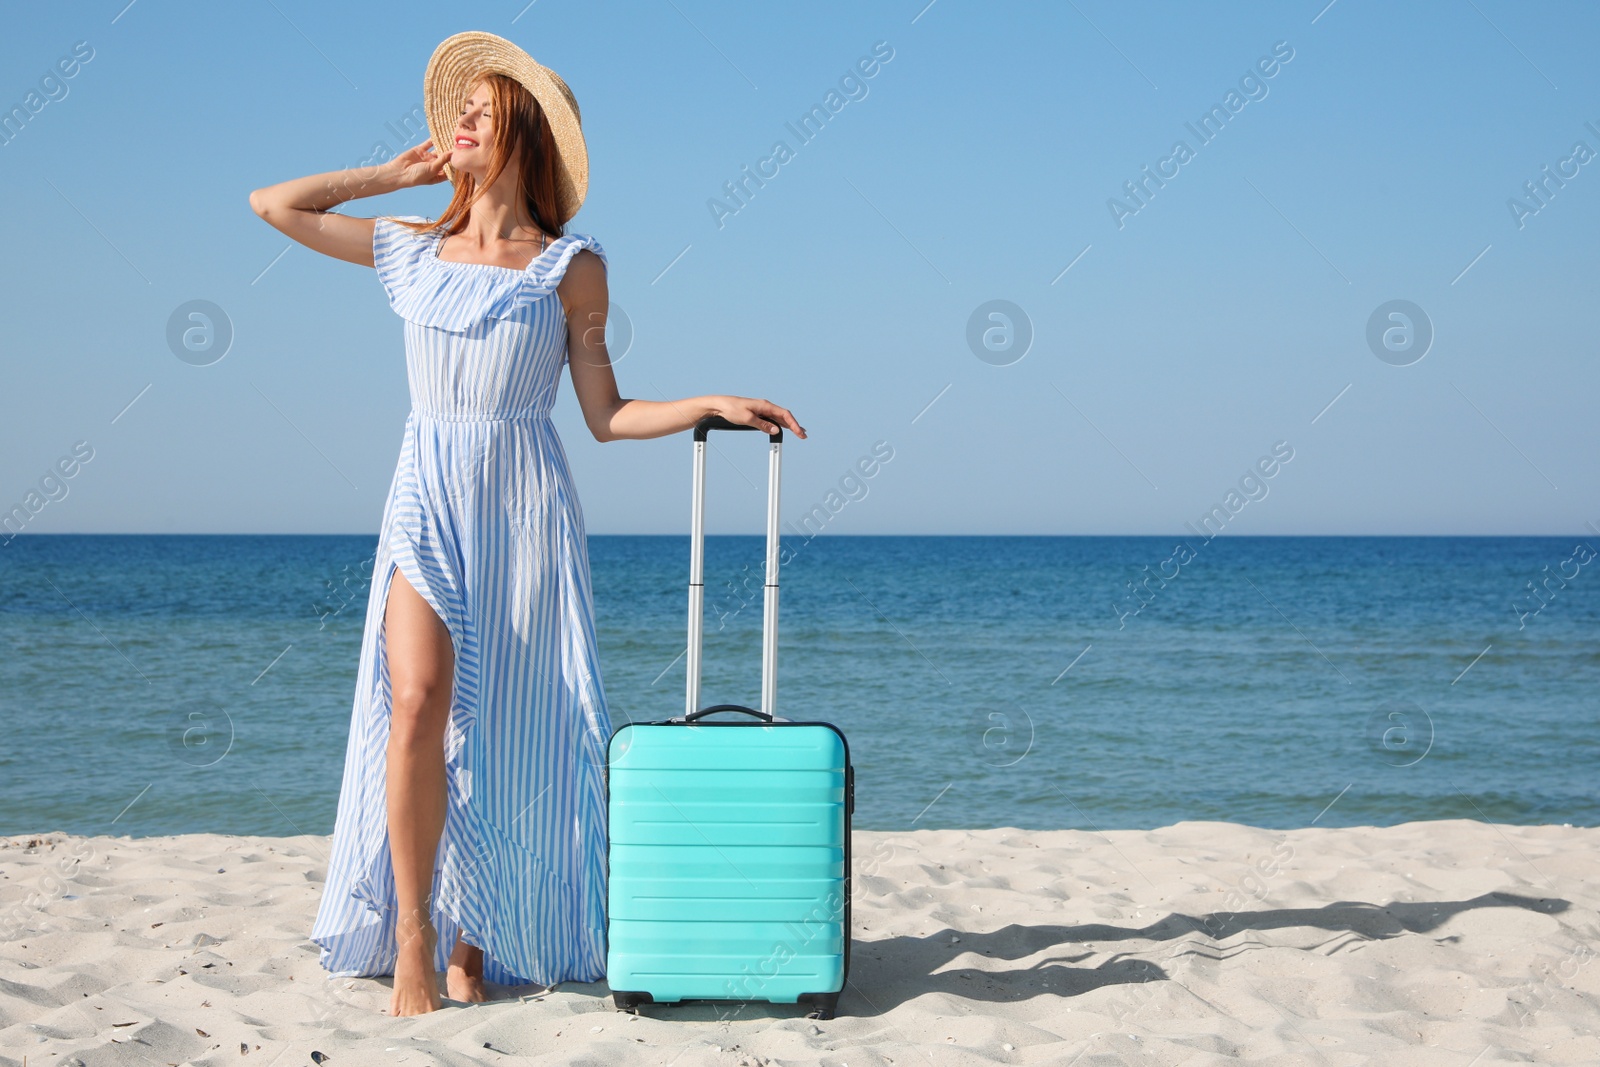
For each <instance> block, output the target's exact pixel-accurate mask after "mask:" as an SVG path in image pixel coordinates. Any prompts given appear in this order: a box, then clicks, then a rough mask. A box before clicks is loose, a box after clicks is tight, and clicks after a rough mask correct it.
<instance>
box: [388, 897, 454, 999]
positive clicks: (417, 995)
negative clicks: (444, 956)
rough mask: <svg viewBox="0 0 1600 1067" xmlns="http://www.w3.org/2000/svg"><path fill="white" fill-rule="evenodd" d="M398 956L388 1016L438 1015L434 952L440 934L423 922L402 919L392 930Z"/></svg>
mask: <svg viewBox="0 0 1600 1067" xmlns="http://www.w3.org/2000/svg"><path fill="white" fill-rule="evenodd" d="M395 942H396V944H397V945H398V946H399V949H400V954H399V957H398V958H397V959H396V960H395V965H394V995H393V996H392V997H390V998H389V1014H390V1015H423V1014H426V1013H427V1012H430V1011H437V1010H438V1009H439V1008H440V1007H441V1006H442V1005H441V1002H440V997H439V973H438V972H437V971H436V970H434V967H433V952H434V949H435V948H436V947H437V946H438V943H439V934H438V931H436V930H435V929H434V928H433V923H432V922H430V921H428V920H426V919H423V920H421V921H420V922H419V921H418V920H415V919H409V920H408V919H402V920H400V923H399V926H398V927H397V928H396V930H395Z"/></svg>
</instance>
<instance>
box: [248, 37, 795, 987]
mask: <svg viewBox="0 0 1600 1067" xmlns="http://www.w3.org/2000/svg"><path fill="white" fill-rule="evenodd" d="M423 92H424V98H425V108H426V111H427V115H428V125H429V132H430V133H431V134H432V142H431V144H430V143H428V142H425V143H423V144H420V145H418V146H416V147H415V148H412V149H410V150H409V151H407V152H405V153H403V154H402V155H400V156H398V157H397V158H395V159H394V160H391V161H390V162H388V163H386V164H383V165H381V166H378V167H373V168H365V169H359V170H347V171H337V172H332V173H328V174H318V175H314V176H311V177H306V178H299V179H296V180H294V181H289V182H284V183H282V184H280V185H274V186H270V187H268V188H265V189H260V190H257V191H256V192H254V193H252V194H251V196H250V204H251V207H252V208H254V209H255V211H256V213H257V214H258V215H260V216H261V217H262V218H263V219H265V220H266V221H267V222H269V223H271V224H272V225H273V226H275V227H277V228H278V229H280V230H282V231H283V232H284V233H286V234H288V235H289V236H290V237H292V238H294V239H295V240H297V241H299V242H300V243H302V244H304V245H306V246H307V247H309V248H313V249H315V250H316V251H318V252H323V253H325V254H327V255H330V256H333V257H335V258H337V259H343V260H347V261H349V262H351V263H359V264H362V265H364V266H368V267H375V268H376V269H377V272H378V278H379V281H380V282H381V284H382V285H383V288H384V291H385V293H386V294H387V296H388V298H389V301H390V303H391V305H392V306H393V308H394V309H395V311H396V312H398V313H399V314H400V315H401V316H402V317H403V318H404V319H405V320H406V326H405V337H406V369H407V376H408V379H409V382H410V388H411V401H412V410H411V412H410V414H409V415H408V416H407V419H406V425H405V434H404V438H403V440H402V444H401V450H400V462H399V466H398V468H397V469H396V471H395V477H394V482H393V484H392V485H391V487H390V490H389V497H388V500H387V502H386V503H385V505H384V513H383V523H382V529H381V533H380V535H379V545H378V550H377V554H376V558H375V564H374V570H373V575H374V580H373V583H372V590H371V594H370V599H369V602H368V609H367V617H366V628H365V631H364V633H363V637H362V648H361V662H360V667H359V671H358V678H357V684H356V697H355V707H354V712H353V716H352V720H351V730H350V741H349V745H348V747H347V750H346V755H345V765H344V778H343V782H342V785H341V789H340V794H339V809H338V816H337V819H336V822H335V826H334V834H333V855H332V857H331V858H330V862H329V869H328V877H327V883H326V886H325V888H324V891H323V897H322V902H321V906H320V908H319V910H318V913H317V919H316V923H315V926H314V929H313V931H312V939H313V940H314V941H316V942H317V943H318V944H319V945H320V946H321V949H322V951H321V957H320V958H321V962H322V965H323V967H324V968H326V969H327V970H328V971H329V972H331V973H330V977H333V976H341V975H362V976H372V975H384V974H390V973H392V974H393V975H394V992H393V995H392V997H391V1000H390V1005H389V1012H390V1013H391V1014H393V1015H416V1014H422V1013H424V1012H428V1011H432V1010H434V1009H436V1008H438V1007H439V1006H440V995H439V991H438V986H437V972H438V970H440V969H441V968H443V967H444V966H445V965H446V964H448V971H447V974H446V992H447V994H448V996H449V997H450V998H451V999H452V1000H458V1001H464V1002H473V1001H482V1000H484V999H486V993H485V986H484V983H485V981H493V982H498V983H502V984H506V985H519V984H526V983H530V982H537V983H540V984H543V985H554V984H555V983H557V982H560V981H566V980H576V981H586V982H587V981H595V980H597V979H599V978H600V977H601V976H602V975H603V974H604V972H605V810H604V808H605V788H604V781H603V778H602V770H603V763H604V759H605V751H604V747H605V740H606V738H607V736H608V734H609V730H610V720H609V717H608V715H607V713H606V707H605V696H604V690H603V688H602V685H601V675H600V670H599V665H598V663H597V662H596V656H595V633H594V619H593V607H592V599H591V596H592V594H591V588H590V581H589V561H588V554H587V547H586V542H585V534H584V524H583V514H582V510H581V508H580V507H579V504H578V499H577V496H576V495H575V493H574V492H573V486H572V482H571V478H570V475H569V473H568V469H567V464H566V458H565V454H564V453H563V451H562V447H561V442H560V440H559V439H558V437H557V436H556V432H555V428H554V426H553V425H552V423H551V421H550V409H551V406H552V404H553V403H554V401H555V395H556V391H557V389H558V387H559V385H560V378H561V368H562V365H563V364H566V365H567V366H568V367H569V368H570V370H571V376H572V387H573V391H574V392H575V393H576V394H577V398H578V402H579V405H580V406H581V408H582V410H583V418H584V422H585V423H586V424H587V426H588V428H589V430H590V432H591V433H593V434H594V436H595V439H596V440H598V441H616V440H621V439H624V438H634V439H636V438H649V437H661V436H664V435H666V434H671V433H677V432H679V431H681V430H685V429H688V428H689V427H691V426H693V425H694V423H695V422H696V421H697V420H698V419H700V418H701V417H703V416H705V415H710V414H719V415H722V416H723V417H725V418H727V419H729V420H731V421H733V422H737V423H740V424H744V425H750V426H755V427H757V428H759V429H761V430H764V431H767V432H773V431H775V430H776V429H777V428H778V427H780V426H781V427H784V428H787V429H788V430H790V431H792V432H794V433H795V434H797V435H798V436H800V437H802V438H803V437H805V431H804V430H803V429H802V428H801V427H800V425H799V423H798V422H796V421H795V418H794V416H793V415H792V414H791V413H790V412H789V411H788V410H787V409H785V408H782V407H779V406H778V405H776V404H773V403H771V402H769V401H766V400H758V399H752V398H750V397H740V396H700V397H693V398H690V399H686V400H678V401H665V402H655V401H648V400H631V399H624V398H623V397H621V396H620V395H619V394H618V392H617V385H616V381H615V379H614V377H613V375H612V369H611V363H610V359H609V357H608V355H607V353H606V347H605V319H606V309H607V290H606V257H605V252H604V250H603V249H602V248H601V247H600V244H599V242H598V241H596V240H595V239H594V238H593V237H590V236H588V235H586V234H563V232H562V231H563V227H564V225H565V224H566V222H567V221H568V220H569V219H570V218H571V217H572V215H573V214H574V213H576V211H577V210H578V207H579V205H580V204H581V203H582V201H583V197H584V194H585V192H586V190H587V186H588V157H587V152H586V149H585V145H584V141H583V134H582V130H581V128H580V126H579V122H578V107H577V104H576V102H575V101H574V100H573V99H572V94H571V92H570V91H569V90H568V89H567V86H566V84H565V83H564V82H563V81H562V80H561V79H560V78H559V77H557V76H556V75H555V73H554V72H552V71H550V70H549V69H548V68H546V67H543V66H541V65H539V64H538V63H536V62H534V60H533V59H532V58H530V57H529V56H528V55H527V53H525V52H523V51H522V50H521V49H519V48H517V47H516V46H515V45H513V44H511V43H510V42H509V41H505V40H503V39H501V38H499V37H495V36H493V35H491V34H484V33H466V34H458V35H456V36H454V37H451V38H449V39H448V40H446V41H445V42H444V43H443V44H441V45H440V46H439V48H438V50H437V51H435V53H434V55H433V58H432V59H431V60H430V61H429V64H428V70H427V74H426V76H425V77H424V81H423ZM430 148H438V149H441V150H440V151H430ZM452 172H453V173H452ZM447 177H448V178H450V179H451V180H452V181H453V182H454V196H453V198H452V199H451V201H450V204H449V206H448V207H446V209H445V211H444V213H443V214H442V215H441V216H440V218H439V219H438V220H437V222H432V223H430V222H428V221H427V220H424V219H416V218H410V219H404V220H393V219H387V218H377V219H371V218H354V217H351V216H348V215H342V214H335V213H331V212H330V211H329V209H330V208H333V207H334V206H335V205H337V204H340V203H342V202H344V201H346V200H351V199H355V198H359V197H366V196H375V195H378V194H381V193H386V192H391V191H393V190H396V189H405V188H409V187H411V186H415V185H431V184H435V183H438V182H441V181H444V180H445V179H446V178H447ZM436 860H437V868H436V867H435V861H436Z"/></svg>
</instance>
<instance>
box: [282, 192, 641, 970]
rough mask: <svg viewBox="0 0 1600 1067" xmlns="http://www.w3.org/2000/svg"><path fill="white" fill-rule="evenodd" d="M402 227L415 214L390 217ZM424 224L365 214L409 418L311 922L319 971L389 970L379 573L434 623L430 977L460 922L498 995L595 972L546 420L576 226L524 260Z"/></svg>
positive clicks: (390, 899)
mask: <svg viewBox="0 0 1600 1067" xmlns="http://www.w3.org/2000/svg"><path fill="white" fill-rule="evenodd" d="M405 217H406V218H415V216H405ZM442 240H443V238H442V236H441V235H438V234H434V233H431V232H429V233H425V234H422V235H415V234H413V233H411V232H410V231H408V230H406V229H404V228H403V227H400V226H396V225H395V224H394V223H392V222H390V221H388V220H386V219H381V218H380V219H378V220H376V222H375V231H374V234H373V244H372V254H373V258H374V260H375V261H376V267H377V273H378V279H379V281H380V282H381V283H382V285H383V288H384V292H385V293H386V294H387V295H388V298H389V302H390V305H391V306H392V307H393V308H394V310H395V311H396V312H397V313H398V314H399V315H400V316H401V318H403V319H404V320H405V346H406V375H407V378H408V380H409V382H410V387H411V412H410V414H409V415H408V416H407V417H406V423H405V433H404V437H403V438H402V442H401V447H400V461H399V465H398V467H397V468H396V470H395V474H394V481H393V483H392V484H391V486H390V488H389V495H388V499H387V501H386V502H385V504H384V509H383V522H382V528H381V531H380V534H379V541H378V549H377V554H376V558H375V560H374V569H373V581H372V587H371V592H370V595H369V599H368V602H367V617H366V627H365V630H364V632H363V635H362V640H361V660H360V664H359V667H358V671H357V678H356V693H355V707H354V711H353V714H352V717H351V721H350V738H349V743H348V747H347V748H346V750H345V762H344V776H343V780H342V784H341V786H340V792H339V808H338V815H337V818H336V821H335V823H334V830H333V843H332V855H331V856H330V857H329V863H328V876H327V882H326V885H325V886H324V889H323V895H322V900H321V904H320V906H319V908H318V911H317V917H316V921H315V923H314V925H313V928H312V933H311V939H312V940H313V941H314V942H316V943H317V944H318V945H319V946H321V953H320V957H319V958H320V961H321V963H322V966H323V967H324V968H325V969H327V970H328V971H329V972H330V974H329V977H330V978H332V977H336V976H358V975H359V976H376V975H387V974H392V973H394V965H395V957H396V948H395V920H396V904H395V884H394V871H393V868H392V866H391V860H390V855H389V838H388V815H387V810H386V803H385V794H386V782H385V766H386V762H385V746H386V745H387V743H388V738H389V715H390V706H391V705H390V685H389V664H388V659H387V654H386V648H385V641H384V633H383V618H384V606H385V603H386V599H387V596H388V592H389V586H390V583H391V580H392V575H393V573H394V572H395V570H398V571H399V572H400V573H403V574H404V575H405V577H406V579H407V580H408V581H409V582H410V583H411V585H412V587H413V588H415V589H416V591H417V592H418V593H420V594H421V595H422V597H423V598H424V599H425V600H427V602H428V603H429V604H430V605H432V607H433V610H434V611H435V612H436V613H437V614H438V616H439V618H440V619H442V620H443V621H444V623H445V625H446V626H447V627H448V628H449V630H450V640H451V644H452V645H453V646H454V649H455V656H456V669H455V682H454V693H453V696H452V699H451V703H450V716H449V721H448V723H447V725H446V728H445V729H446V732H445V739H444V745H445V757H446V764H445V768H446V780H447V786H446V795H447V803H446V815H445V823H444V833H443V837H442V839H441V841H440V844H439V852H438V855H437V864H436V868H435V876H434V882H433V896H432V907H433V922H434V926H435V928H436V929H437V930H438V933H439V942H438V947H437V951H436V952H435V958H434V965H435V967H436V968H437V969H438V970H439V971H440V972H441V973H442V972H443V970H444V968H445V966H446V964H447V962H448V960H449V956H450V952H451V950H452V948H453V947H454V945H455V942H456V935H457V933H458V932H459V931H461V930H465V931H466V940H467V942H468V943H469V944H473V945H477V946H479V947H480V948H482V949H483V950H484V977H485V978H486V979H488V980H489V981H492V982H498V983H501V984H505V985H522V984H527V983H531V982H537V983H540V984H546V985H549V984H554V983H556V982H560V981H568V980H574V981H583V982H589V981H595V980H597V979H599V978H600V977H602V976H603V975H604V973H605V959H606V946H605V903H606V883H605V878H606V868H605V863H606V837H605V835H606V819H605V784H604V779H603V777H602V774H603V768H604V762H605V744H606V739H607V736H608V734H609V732H610V718H609V716H608V714H607V711H606V703H605V694H604V690H603V688H602V685H601V676H600V666H599V663H598V662H597V658H596V650H595V629H594V608H593V600H592V591H591V587H590V584H589V557H588V550H587V546H586V543H585V538H584V523H583V512H582V509H581V508H580V507H579V504H578V497H577V495H576V493H575V492H574V491H573V484H572V478H571V475H570V472H569V471H568V468H567V460H566V455H565V453H564V452H563V450H562V447H561V441H560V439H559V438H558V437H557V436H556V431H555V426H554V425H553V424H552V423H551V421H550V410H551V407H552V405H553V404H554V403H555V399H556V391H557V389H558V387H559V386H560V383H561V371H562V368H563V367H564V366H565V365H566V362H567V322H566V317H565V314H564V312H563V308H562V304H561V300H560V298H559V297H558V296H557V295H556V285H557V283H558V282H560V280H561V278H562V277H563V275H565V273H566V271H567V267H568V265H569V264H570V263H571V262H572V257H573V256H574V255H576V254H577V252H578V250H579V249H582V248H588V249H591V250H593V251H594V253H595V254H596V255H598V256H600V257H601V260H602V262H604V260H605V252H604V250H603V249H602V248H601V247H600V244H599V242H597V241H596V240H595V239H594V238H592V237H589V236H587V235H584V234H567V235H566V236H563V237H561V238H559V239H558V240H556V241H554V242H553V243H552V244H551V245H550V246H549V247H548V248H547V249H546V250H545V251H544V252H543V253H542V254H541V255H540V256H539V257H538V258H537V259H535V260H534V261H533V262H532V263H531V264H529V266H528V267H527V269H526V270H520V271H519V270H515V269H512V268H508V267H496V266H491V265H488V264H482V263H452V262H449V261H446V260H441V259H439V258H438V248H439V244H440V243H441V241H442Z"/></svg>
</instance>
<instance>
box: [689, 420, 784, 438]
mask: <svg viewBox="0 0 1600 1067" xmlns="http://www.w3.org/2000/svg"><path fill="white" fill-rule="evenodd" d="M712 430H755V431H756V432H757V433H760V432H761V431H760V430H759V429H757V428H756V427H754V426H743V425H740V424H739V423H737V422H729V421H728V420H727V419H725V418H723V417H722V416H721V415H707V416H706V417H705V418H703V419H701V420H700V421H699V422H697V423H695V424H694V439H695V440H696V441H704V440H705V439H706V434H708V433H710V432H711V431H712ZM767 440H768V441H772V442H779V441H782V440H783V427H782V426H779V427H778V431H777V432H776V433H769V434H767Z"/></svg>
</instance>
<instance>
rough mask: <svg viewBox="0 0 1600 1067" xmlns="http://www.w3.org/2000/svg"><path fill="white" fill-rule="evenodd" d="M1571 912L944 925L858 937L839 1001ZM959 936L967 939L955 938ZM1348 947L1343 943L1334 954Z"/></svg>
mask: <svg viewBox="0 0 1600 1067" xmlns="http://www.w3.org/2000/svg"><path fill="white" fill-rule="evenodd" d="M1570 906H1571V905H1570V904H1569V903H1568V902H1567V901H1565V900H1559V899H1555V898H1538V897H1522V896H1516V895H1514V894H1511V893H1485V894H1484V895H1482V896H1479V897H1473V898H1472V899H1471V900H1437V901H1410V902H1405V901H1395V902H1392V903H1389V904H1382V905H1380V904H1367V903H1363V902H1360V901H1338V902H1336V903H1333V904H1327V905H1324V906H1323V907H1320V908H1282V909H1277V910H1272V911H1242V912H1215V913H1212V914H1208V915H1183V914H1172V915H1168V916H1167V917H1166V918H1164V919H1162V920H1160V921H1159V922H1155V923H1152V924H1150V925H1148V926H1142V927H1126V926H1108V925H1105V924H1103V923H1090V924H1085V925H1081V926H1021V925H1016V924H1013V925H1011V926H1004V927H1001V928H1000V929H998V930H993V931H990V932H988V933H972V932H970V931H967V930H951V929H945V930H940V931H938V932H937V933H933V934H929V935H927V936H926V937H889V938H885V939H883V940H881V941H856V942H855V943H854V945H853V946H852V951H851V957H850V981H849V985H848V986H847V987H846V989H845V995H844V996H843V997H841V998H840V1000H839V1014H840V1015H841V1016H845V1015H854V1016H868V1017H870V1016H874V1015H881V1014H883V1013H885V1012H888V1011H890V1010H892V1009H893V1008H895V1007H897V1006H898V1005H900V1004H902V1003H904V1002H905V1001H908V1000H911V999H913V998H915V997H918V996H920V995H922V994H923V993H949V994H952V995H954V996H959V997H964V998H967V999H970V1000H986V1001H1020V1000H1028V999H1031V998H1033V997H1037V996H1040V995H1041V994H1050V995H1052V996H1065V997H1071V996H1077V995H1078V994H1080V993H1086V992H1088V991H1089V990H1091V989H1097V988H1099V987H1101V986H1108V985H1123V984H1130V983H1141V982H1150V981H1160V980H1163V979H1166V978H1168V977H1169V975H1168V974H1167V972H1166V971H1164V970H1163V969H1162V968H1161V967H1160V966H1159V965H1157V964H1155V963H1152V962H1150V961H1149V960H1144V959H1138V958H1135V957H1133V956H1131V955H1129V954H1126V953H1117V954H1116V955H1114V956H1112V957H1111V958H1110V959H1108V960H1106V961H1104V962H1103V963H1101V964H1100V965H1099V966H1097V967H1076V966H1073V964H1075V963H1078V962H1079V961H1082V960H1084V959H1087V958H1089V957H1090V956H1093V955H1095V951H1092V950H1089V949H1086V948H1084V947H1083V946H1084V944H1085V943H1087V944H1090V945H1096V946H1103V945H1104V944H1105V943H1106V942H1116V941H1172V940H1175V939H1177V938H1181V937H1186V936H1190V935H1198V939H1197V941H1196V944H1195V946H1194V948H1195V951H1198V952H1201V953H1203V954H1205V955H1206V956H1208V957H1210V958H1212V959H1222V958H1225V957H1226V956H1229V955H1232V954H1234V952H1236V951H1244V950H1245V949H1236V948H1234V947H1233V946H1229V947H1227V948H1223V947H1221V946H1217V945H1216V942H1219V941H1225V940H1227V939H1228V938H1230V937H1233V936H1234V935H1235V934H1239V933H1244V932H1246V931H1256V932H1262V931H1268V930H1284V929H1289V928H1293V927H1309V928H1313V929H1321V930H1328V931H1332V932H1334V933H1336V934H1338V935H1344V934H1350V935H1354V936H1353V937H1350V938H1348V939H1346V940H1345V944H1355V943H1357V942H1359V941H1377V940H1385V939H1387V938H1392V937H1399V936H1400V935H1402V934H1408V933H1409V934H1417V933H1427V932H1428V931H1430V930H1435V929H1438V928H1439V927H1440V926H1442V925H1443V924H1444V923H1446V922H1448V921H1449V920H1450V919H1451V918H1453V917H1454V916H1456V915H1459V914H1461V913H1462V912H1465V911H1472V910H1475V909H1478V908H1521V909H1523V910H1526V911H1535V912H1539V913H1541V914H1545V915H1554V914H1557V913H1559V912H1562V911H1565V910H1567V908H1568V907H1570ZM953 937H954V938H959V939H960V940H959V941H955V942H952V941H951V938H953ZM1329 940H1330V941H1337V940H1339V938H1338V937H1335V938H1330V939H1329ZM1343 947H1344V945H1340V946H1338V947H1337V948H1335V949H1334V950H1333V951H1339V950H1341V949H1342V948H1343ZM1051 949H1060V950H1061V951H1060V952H1059V954H1058V955H1054V956H1047V957H1045V958H1044V959H1042V960H1038V961H1036V962H1033V963H1030V964H1028V965H1027V966H1025V967H1012V968H1003V967H1002V968H993V967H979V966H956V967H947V966H946V965H947V964H948V963H949V962H950V961H951V960H952V959H955V958H956V957H958V956H961V955H964V954H966V953H977V954H979V955H982V956H987V957H989V958H990V959H991V960H1021V959H1028V958H1029V957H1032V956H1036V955H1038V954H1039V953H1041V952H1048V951H1049V950H1051ZM1074 949H1076V950H1077V951H1076V952H1074V951H1073V950H1074Z"/></svg>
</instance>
